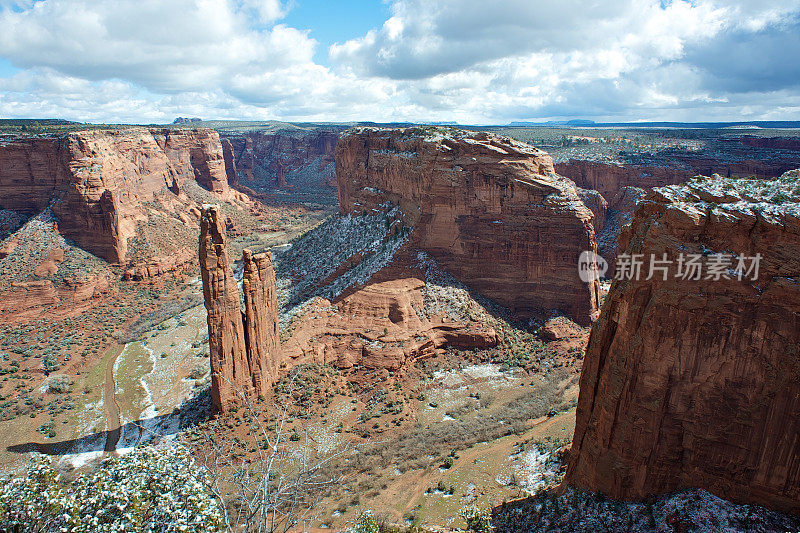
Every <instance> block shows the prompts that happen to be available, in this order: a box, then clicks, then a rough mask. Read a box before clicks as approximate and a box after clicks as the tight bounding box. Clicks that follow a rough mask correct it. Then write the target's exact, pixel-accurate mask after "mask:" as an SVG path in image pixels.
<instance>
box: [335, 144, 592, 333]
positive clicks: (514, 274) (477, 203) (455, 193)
mask: <svg viewBox="0 0 800 533" xmlns="http://www.w3.org/2000/svg"><path fill="white" fill-rule="evenodd" d="M336 177H337V179H338V184H339V204H340V208H341V211H342V213H363V212H369V211H370V210H372V209H376V208H378V206H380V205H381V204H384V203H385V202H390V203H393V204H396V205H398V206H399V207H400V210H401V211H402V213H403V214H404V215H405V218H406V220H407V223H408V224H409V225H411V226H412V227H413V228H414V231H413V234H412V239H413V241H414V245H415V246H418V247H419V248H420V249H422V250H424V251H426V252H429V253H430V254H431V255H432V256H433V257H434V258H435V259H436V260H437V261H439V262H440V263H441V264H442V265H443V266H444V267H445V268H446V269H447V270H448V271H450V272H452V273H453V274H454V275H455V276H456V277H457V278H458V279H460V280H462V281H463V282H465V283H466V284H467V285H469V286H470V287H471V288H473V289H475V290H476V291H478V292H479V293H481V294H483V295H484V296H486V297H488V298H490V299H492V300H494V301H496V302H498V303H500V304H501V305H504V306H506V307H508V308H509V309H511V310H512V312H514V313H516V314H518V315H520V316H523V317H532V316H534V315H538V316H547V315H548V314H549V313H550V311H551V310H553V309H556V310H560V311H562V312H564V313H566V314H567V315H569V316H570V317H571V318H573V319H574V320H575V321H577V322H579V323H581V324H584V325H587V324H589V323H590V321H591V320H592V319H593V318H595V317H596V314H597V299H598V290H597V285H596V282H590V283H584V282H582V281H581V279H580V278H579V276H578V272H577V269H576V267H575V265H576V264H577V258H578V256H579V255H580V253H581V251H583V250H590V251H594V250H596V245H595V235H594V228H593V226H592V220H593V214H592V212H591V211H590V210H589V209H587V208H586V206H585V205H584V204H583V203H582V202H581V200H580V197H579V196H578V192H577V190H576V188H575V185H574V184H573V183H572V182H571V181H569V180H568V179H565V178H562V177H560V176H558V175H556V174H555V172H554V169H553V163H552V160H551V159H550V157H549V156H548V155H547V154H546V153H545V152H542V151H541V150H537V149H536V148H533V147H532V146H529V145H525V144H523V143H519V142H517V141H513V140H511V139H509V138H502V137H498V136H495V135H491V134H486V133H468V132H464V131H458V130H455V131H444V132H443V131H442V130H438V129H435V128H433V129H430V130H426V129H424V128H411V129H405V130H403V129H399V130H398V129H394V130H382V129H375V128H358V129H355V130H351V131H349V132H346V133H345V134H343V135H342V137H340V139H339V142H338V144H337V146H336Z"/></svg>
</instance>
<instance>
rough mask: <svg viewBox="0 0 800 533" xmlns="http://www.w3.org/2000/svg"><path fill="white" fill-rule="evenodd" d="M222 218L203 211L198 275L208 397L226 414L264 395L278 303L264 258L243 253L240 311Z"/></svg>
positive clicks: (274, 363)
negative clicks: (206, 350)
mask: <svg viewBox="0 0 800 533" xmlns="http://www.w3.org/2000/svg"><path fill="white" fill-rule="evenodd" d="M226 237H227V236H226V233H225V217H224V215H222V213H221V211H220V209H219V207H217V206H203V213H202V217H201V224H200V252H199V256H200V273H201V277H202V280H203V296H204V301H205V306H206V310H207V311H208V343H209V349H210V356H211V375H212V384H211V398H212V403H213V406H214V410H215V411H217V412H226V411H228V410H230V409H234V408H236V407H238V406H241V405H242V404H243V403H244V401H245V398H247V397H250V398H253V397H255V396H258V395H260V394H264V393H266V391H267V389H268V387H269V386H270V385H271V384H272V382H273V380H274V379H275V377H276V375H277V374H276V370H277V368H278V364H279V351H278V346H279V345H278V303H277V300H276V293H275V274H274V272H273V270H272V259H271V257H270V255H269V253H264V254H253V253H252V252H250V251H249V250H245V252H244V278H243V281H242V285H243V288H244V305H245V311H244V313H242V309H241V298H240V295H239V287H238V284H237V282H236V279H235V278H234V274H233V269H232V268H231V265H230V260H229V257H228V252H227V245H226Z"/></svg>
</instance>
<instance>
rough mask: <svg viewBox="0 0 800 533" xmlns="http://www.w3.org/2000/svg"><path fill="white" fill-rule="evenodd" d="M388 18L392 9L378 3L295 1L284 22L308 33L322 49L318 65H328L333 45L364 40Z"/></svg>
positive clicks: (320, 49)
mask: <svg viewBox="0 0 800 533" xmlns="http://www.w3.org/2000/svg"><path fill="white" fill-rule="evenodd" d="M388 18H389V7H388V5H387V4H385V3H383V2H380V1H375V0H335V1H333V0H293V2H292V3H291V4H290V6H289V11H288V13H287V15H286V17H285V18H284V19H283V20H282V22H283V23H284V24H286V25H288V26H292V27H294V28H298V29H308V30H309V32H310V33H309V35H310V36H311V37H312V38H313V39H315V40H317V41H318V42H319V43H320V45H321V46H320V47H319V48H318V49H317V54H316V55H315V56H314V59H315V61H316V62H318V63H320V64H323V65H327V64H328V63H329V62H328V47H330V45H332V44H334V43H337V42H338V43H343V42H345V41H347V40H348V39H355V38H357V37H361V36H362V35H364V34H365V33H367V32H368V31H369V30H370V29H372V28H379V27H380V26H381V25H382V24H383V22H384V21H385V20H386V19H388Z"/></svg>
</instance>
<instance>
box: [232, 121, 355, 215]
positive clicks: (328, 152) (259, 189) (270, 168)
mask: <svg viewBox="0 0 800 533" xmlns="http://www.w3.org/2000/svg"><path fill="white" fill-rule="evenodd" d="M342 129H343V128H335V127H331V128H329V129H312V130H287V131H271V132H259V131H251V132H245V133H240V134H228V133H226V134H225V136H224V138H223V145H225V144H226V143H229V144H230V159H231V160H232V161H233V162H234V167H235V172H234V174H235V178H233V179H235V181H231V178H232V176H230V175H229V178H228V179H229V181H230V182H231V183H232V184H234V183H235V184H236V185H238V186H240V187H243V188H247V189H250V190H253V191H255V192H256V193H260V194H263V195H267V198H268V199H278V200H284V201H289V202H292V201H296V202H303V201H308V202H318V203H332V202H335V200H336V177H335V175H334V151H335V148H336V142H337V140H338V137H339V133H340V131H341V130H342ZM226 150H227V149H226ZM226 157H227V156H226Z"/></svg>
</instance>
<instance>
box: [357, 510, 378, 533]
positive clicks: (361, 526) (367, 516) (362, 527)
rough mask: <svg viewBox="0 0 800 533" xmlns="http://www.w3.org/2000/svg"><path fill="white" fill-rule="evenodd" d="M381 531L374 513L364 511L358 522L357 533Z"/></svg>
mask: <svg viewBox="0 0 800 533" xmlns="http://www.w3.org/2000/svg"><path fill="white" fill-rule="evenodd" d="M380 531H381V529H380V526H379V525H378V521H377V520H376V519H375V516H373V514H372V511H364V512H363V513H361V516H359V517H358V520H357V521H356V529H355V533H380Z"/></svg>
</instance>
